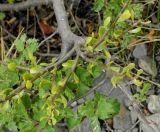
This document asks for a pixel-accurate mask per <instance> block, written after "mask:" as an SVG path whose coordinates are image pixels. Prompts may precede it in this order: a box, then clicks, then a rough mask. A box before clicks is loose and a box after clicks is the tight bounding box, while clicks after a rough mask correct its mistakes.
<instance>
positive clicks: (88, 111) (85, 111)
mask: <svg viewBox="0 0 160 132" xmlns="http://www.w3.org/2000/svg"><path fill="white" fill-rule="evenodd" d="M94 105H95V104H94V102H93V101H88V102H86V103H85V104H84V105H80V106H79V107H78V113H79V115H81V116H82V117H84V116H87V117H92V116H94Z"/></svg>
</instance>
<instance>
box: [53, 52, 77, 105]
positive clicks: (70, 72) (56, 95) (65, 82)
mask: <svg viewBox="0 0 160 132" xmlns="http://www.w3.org/2000/svg"><path fill="white" fill-rule="evenodd" d="M78 60H79V54H77V56H76V59H75V62H74V64H73V66H72V68H71V69H70V71H69V73H68V74H67V76H66V77H65V80H64V83H63V86H61V87H60V89H59V91H58V93H57V94H54V95H53V96H52V103H53V104H54V101H55V99H56V98H57V97H58V96H59V95H60V94H61V93H62V92H63V91H64V89H65V86H66V84H67V82H68V80H69V78H70V76H71V74H72V73H73V72H74V71H75V69H76V66H77V63H78Z"/></svg>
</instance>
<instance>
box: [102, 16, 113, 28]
mask: <svg viewBox="0 0 160 132" xmlns="http://www.w3.org/2000/svg"><path fill="white" fill-rule="evenodd" d="M110 21H111V17H110V16H109V17H107V18H106V19H105V20H104V22H103V25H104V26H105V27H107V26H108V25H109V24H110Z"/></svg>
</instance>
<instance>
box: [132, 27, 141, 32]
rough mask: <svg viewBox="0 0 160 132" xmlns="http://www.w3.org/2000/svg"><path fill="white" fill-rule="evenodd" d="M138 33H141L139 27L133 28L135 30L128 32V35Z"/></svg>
mask: <svg viewBox="0 0 160 132" xmlns="http://www.w3.org/2000/svg"><path fill="white" fill-rule="evenodd" d="M140 31H141V27H137V28H135V29H132V30H130V31H129V32H130V33H138V32H140Z"/></svg>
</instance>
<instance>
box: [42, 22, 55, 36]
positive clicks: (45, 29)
mask: <svg viewBox="0 0 160 132" xmlns="http://www.w3.org/2000/svg"><path fill="white" fill-rule="evenodd" d="M40 28H41V30H42V31H43V32H44V34H47V35H49V34H51V33H53V32H54V31H55V28H54V27H53V26H51V25H49V24H48V23H47V21H45V20H43V21H40Z"/></svg>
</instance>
